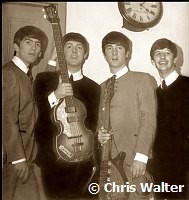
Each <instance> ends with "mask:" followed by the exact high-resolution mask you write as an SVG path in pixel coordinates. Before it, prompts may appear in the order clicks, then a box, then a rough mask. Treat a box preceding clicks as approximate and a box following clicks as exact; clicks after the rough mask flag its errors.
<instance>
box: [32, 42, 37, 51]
mask: <svg viewBox="0 0 189 200" xmlns="http://www.w3.org/2000/svg"><path fill="white" fill-rule="evenodd" d="M31 48H32V49H33V50H35V49H36V43H35V42H33V43H32V46H31Z"/></svg>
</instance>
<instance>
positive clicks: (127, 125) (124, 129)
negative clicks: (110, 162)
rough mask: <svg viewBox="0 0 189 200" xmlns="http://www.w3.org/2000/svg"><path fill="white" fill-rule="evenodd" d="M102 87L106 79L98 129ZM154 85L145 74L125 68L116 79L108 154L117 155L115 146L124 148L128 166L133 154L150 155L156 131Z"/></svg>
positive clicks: (150, 77) (155, 84)
mask: <svg viewBox="0 0 189 200" xmlns="http://www.w3.org/2000/svg"><path fill="white" fill-rule="evenodd" d="M105 86H106V81H105V82H103V83H102V84H101V89H102V90H101V103H100V109H99V123H98V128H100V127H101V126H102V114H103V110H104V109H103V107H104V105H105V104H104V90H105ZM156 87H157V83H156V81H155V79H154V78H153V77H152V76H150V75H149V74H147V73H141V72H131V71H128V72H127V73H126V74H125V75H123V76H121V77H120V78H118V79H117V80H116V82H115V89H114V96H113V98H112V100H111V104H110V123H111V126H112V130H113V133H114V141H115V143H114V141H113V143H112V144H113V145H112V157H115V156H116V155H117V154H118V152H117V149H118V151H119V152H120V151H124V152H126V163H127V164H129V165H131V164H132V163H133V160H134V157H135V155H136V153H142V154H145V155H146V156H148V157H150V156H151V148H152V144H153V141H154V136H155V130H156V93H155V89H156ZM115 146H117V149H116V147H115Z"/></svg>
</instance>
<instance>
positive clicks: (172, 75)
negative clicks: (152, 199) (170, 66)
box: [160, 70, 179, 86]
mask: <svg viewBox="0 0 189 200" xmlns="http://www.w3.org/2000/svg"><path fill="white" fill-rule="evenodd" d="M178 76H179V74H178V73H177V71H176V70H174V71H173V72H171V73H170V74H169V75H168V76H167V77H166V78H165V79H162V78H161V79H160V81H161V86H162V81H163V80H165V83H166V85H167V86H169V85H171V83H173V82H174V81H175V80H176V79H177V78H178Z"/></svg>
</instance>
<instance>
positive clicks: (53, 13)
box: [44, 4, 59, 23]
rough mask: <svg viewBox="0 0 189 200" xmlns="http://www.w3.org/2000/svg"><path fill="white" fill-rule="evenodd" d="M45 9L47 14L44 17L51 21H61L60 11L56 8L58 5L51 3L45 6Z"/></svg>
mask: <svg viewBox="0 0 189 200" xmlns="http://www.w3.org/2000/svg"><path fill="white" fill-rule="evenodd" d="M44 11H45V13H46V15H44V17H45V18H46V19H47V20H48V21H50V22H51V23H57V22H59V17H58V12H57V10H56V6H55V5H54V4H50V5H49V6H44Z"/></svg>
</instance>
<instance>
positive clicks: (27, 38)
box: [2, 26, 48, 200]
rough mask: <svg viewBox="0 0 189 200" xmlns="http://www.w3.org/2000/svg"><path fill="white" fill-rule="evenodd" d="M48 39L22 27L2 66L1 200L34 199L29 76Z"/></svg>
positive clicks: (33, 116)
mask: <svg viewBox="0 0 189 200" xmlns="http://www.w3.org/2000/svg"><path fill="white" fill-rule="evenodd" d="M47 44H48V39H47V36H46V34H45V33H44V32H43V31H42V30H40V29H39V28H37V27H34V26H25V27H22V28H20V29H19V30H18V31H17V32H16V33H15V35H14V51H15V56H14V57H13V59H12V61H10V62H8V63H7V64H6V65H5V66H3V70H2V73H3V104H2V108H3V199H6V200H26V199H27V200H34V199H35V200H38V199H39V191H38V190H39V188H38V186H37V182H36V177H35V175H34V172H33V160H34V158H35V156H36V143H35V139H34V125H35V121H36V117H37V115H36V114H37V113H36V107H35V103H34V98H33V87H32V83H31V81H32V80H30V79H31V74H30V76H29V75H27V74H28V72H30V70H31V69H30V68H31V65H32V64H33V63H35V62H36V61H37V60H38V59H40V58H42V57H43V55H44V53H45V50H46V47H47Z"/></svg>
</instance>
